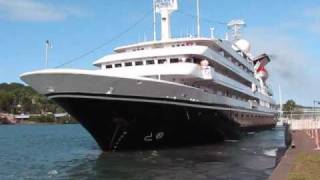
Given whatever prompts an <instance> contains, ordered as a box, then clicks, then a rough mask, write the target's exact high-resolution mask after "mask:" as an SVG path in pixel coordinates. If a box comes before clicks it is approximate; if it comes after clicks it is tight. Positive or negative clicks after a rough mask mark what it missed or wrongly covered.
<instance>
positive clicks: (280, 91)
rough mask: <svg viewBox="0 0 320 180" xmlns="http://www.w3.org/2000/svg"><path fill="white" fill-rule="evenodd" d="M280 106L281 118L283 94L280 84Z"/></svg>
mask: <svg viewBox="0 0 320 180" xmlns="http://www.w3.org/2000/svg"><path fill="white" fill-rule="evenodd" d="M279 104H280V118H281V117H282V92H281V86H280V84H279Z"/></svg>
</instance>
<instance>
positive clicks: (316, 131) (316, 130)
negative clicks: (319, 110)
mask: <svg viewBox="0 0 320 180" xmlns="http://www.w3.org/2000/svg"><path fill="white" fill-rule="evenodd" d="M316 104H318V105H320V101H317V100H314V101H313V115H314V117H313V118H314V124H315V126H314V135H315V142H316V148H315V150H320V144H319V131H318V120H317V118H316Z"/></svg>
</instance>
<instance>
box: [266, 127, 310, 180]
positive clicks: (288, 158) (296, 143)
mask: <svg viewBox="0 0 320 180" xmlns="http://www.w3.org/2000/svg"><path fill="white" fill-rule="evenodd" d="M292 145H293V147H290V148H289V149H288V150H287V151H286V153H285V155H284V156H283V157H282V158H281V161H280V163H279V164H278V165H277V167H276V168H275V170H274V171H273V173H272V175H271V176H270V177H269V180H286V179H288V176H289V172H290V170H291V169H292V167H293V163H294V160H295V158H296V157H297V155H298V154H299V153H301V152H314V149H315V147H316V146H315V143H314V140H313V139H311V138H310V137H309V136H308V135H307V134H306V133H305V132H304V131H302V130H298V131H292Z"/></svg>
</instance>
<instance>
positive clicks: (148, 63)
mask: <svg viewBox="0 0 320 180" xmlns="http://www.w3.org/2000/svg"><path fill="white" fill-rule="evenodd" d="M146 63H147V65H151V64H154V60H147V61H146Z"/></svg>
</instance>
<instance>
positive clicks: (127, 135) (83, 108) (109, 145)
mask: <svg viewBox="0 0 320 180" xmlns="http://www.w3.org/2000/svg"><path fill="white" fill-rule="evenodd" d="M52 99H53V100H54V101H55V102H57V103H58V104H59V105H61V106H62V107H63V108H64V109H65V110H66V111H67V112H69V113H70V114H71V115H72V116H73V117H75V118H76V119H77V120H78V121H79V122H80V123H81V124H82V125H83V126H84V127H85V128H86V129H87V130H88V131H89V132H90V134H91V135H92V136H93V137H94V139H95V140H96V141H97V143H98V144H99V146H100V147H101V148H102V150H104V151H118V150H138V149H150V148H166V147H179V146H185V145H198V144H208V143H214V142H219V141H223V140H224V139H239V138H240V136H241V132H242V131H243V130H244V128H241V125H240V124H239V123H237V122H236V121H234V120H233V118H232V112H231V111H226V110H213V109H205V108H196V107H191V106H180V105H179V106H178V105H173V104H164V103H152V102H134V101H125V100H123V99H122V100H105V99H99V98H80V97H77V98H75V97H54V98H52ZM270 118H273V117H270ZM273 126H274V124H272V123H271V124H265V125H259V126H257V127H254V126H251V127H250V129H247V130H257V129H264V128H272V127H273Z"/></svg>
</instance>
